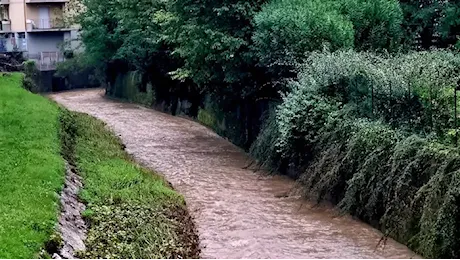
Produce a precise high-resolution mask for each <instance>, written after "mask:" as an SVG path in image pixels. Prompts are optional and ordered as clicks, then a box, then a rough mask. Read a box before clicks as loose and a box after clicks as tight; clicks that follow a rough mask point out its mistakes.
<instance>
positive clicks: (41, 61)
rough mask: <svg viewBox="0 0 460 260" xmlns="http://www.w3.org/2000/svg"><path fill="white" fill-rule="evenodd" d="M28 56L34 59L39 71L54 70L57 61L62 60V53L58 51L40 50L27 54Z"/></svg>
mask: <svg viewBox="0 0 460 260" xmlns="http://www.w3.org/2000/svg"><path fill="white" fill-rule="evenodd" d="M28 58H29V59H30V60H34V61H35V63H36V65H37V68H38V69H39V70H41V71H49V70H55V69H56V67H57V64H58V63H59V62H63V61H64V55H62V54H61V53H59V52H40V53H35V54H29V55H28Z"/></svg>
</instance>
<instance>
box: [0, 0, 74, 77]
mask: <svg viewBox="0 0 460 260" xmlns="http://www.w3.org/2000/svg"><path fill="white" fill-rule="evenodd" d="M67 2H68V0H0V7H1V12H0V18H1V28H0V53H1V52H23V53H24V55H25V56H26V58H29V59H33V60H35V61H36V62H37V65H38V67H39V69H41V70H53V69H55V68H56V63H57V62H59V61H62V60H63V59H64V57H63V54H62V50H63V49H64V44H65V42H72V41H75V40H77V36H78V32H77V28H76V27H72V26H70V25H68V24H66V23H65V19H64V7H65V4H66V3H67ZM69 46H75V43H73V44H70V45H69Z"/></svg>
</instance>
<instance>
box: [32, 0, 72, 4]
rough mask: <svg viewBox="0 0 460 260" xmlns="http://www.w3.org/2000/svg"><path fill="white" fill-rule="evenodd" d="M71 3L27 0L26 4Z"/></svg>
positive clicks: (63, 0) (60, 0)
mask: <svg viewBox="0 0 460 260" xmlns="http://www.w3.org/2000/svg"><path fill="white" fill-rule="evenodd" d="M66 2H69V0H26V3H28V4H34V3H37V4H39V3H66Z"/></svg>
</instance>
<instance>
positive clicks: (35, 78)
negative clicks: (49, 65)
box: [22, 60, 40, 93]
mask: <svg viewBox="0 0 460 260" xmlns="http://www.w3.org/2000/svg"><path fill="white" fill-rule="evenodd" d="M22 85H23V87H24V88H25V89H27V90H29V91H30V92H32V93H38V92H40V71H39V70H38V68H37V65H36V64H35V61H33V60H28V61H25V62H24V79H23V82H22Z"/></svg>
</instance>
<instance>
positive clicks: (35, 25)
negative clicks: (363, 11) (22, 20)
mask: <svg viewBox="0 0 460 260" xmlns="http://www.w3.org/2000/svg"><path fill="white" fill-rule="evenodd" d="M70 30H71V29H70V28H68V27H66V26H65V23H64V20H63V19H33V20H27V31H28V32H59V31H70Z"/></svg>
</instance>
